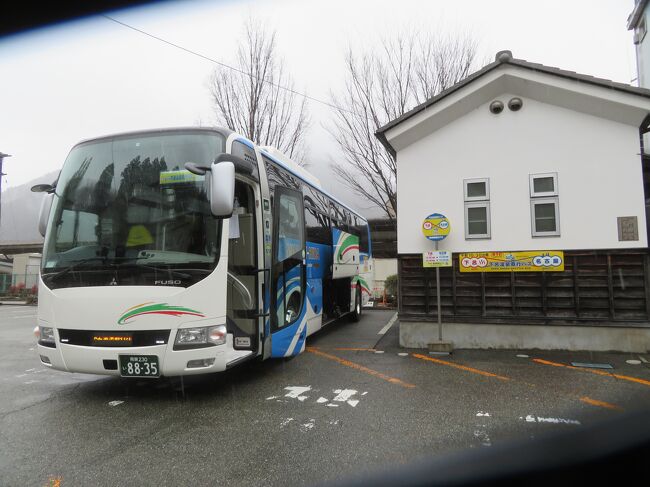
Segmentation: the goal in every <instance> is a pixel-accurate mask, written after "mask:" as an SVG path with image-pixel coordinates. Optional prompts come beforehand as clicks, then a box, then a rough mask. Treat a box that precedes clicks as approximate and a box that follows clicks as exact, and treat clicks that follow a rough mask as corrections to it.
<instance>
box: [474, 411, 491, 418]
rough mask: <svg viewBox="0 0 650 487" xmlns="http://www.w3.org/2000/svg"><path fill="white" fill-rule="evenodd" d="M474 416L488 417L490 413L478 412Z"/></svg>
mask: <svg viewBox="0 0 650 487" xmlns="http://www.w3.org/2000/svg"><path fill="white" fill-rule="evenodd" d="M476 415H477V416H488V417H489V416H490V413H484V412H483V411H479V412H478V413H476Z"/></svg>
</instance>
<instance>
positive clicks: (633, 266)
mask: <svg viewBox="0 0 650 487" xmlns="http://www.w3.org/2000/svg"><path fill="white" fill-rule="evenodd" d="M564 255H565V270H564V271H563V272H495V273H461V272H460V271H459V268H458V254H454V257H453V267H447V268H441V269H440V287H441V291H440V299H441V304H442V316H443V320H444V321H448V322H464V323H473V322H476V323H481V322H483V323H508V322H512V323H532V324H555V325H561V324H585V325H607V326H611V325H614V326H616V325H631V326H647V325H650V300H649V298H648V292H649V291H650V276H649V273H648V271H649V255H648V253H647V252H646V251H638V250H633V251H626V250H610V251H597V252H595V251H567V252H565V254H564ZM398 272H399V313H400V320H402V321H435V320H437V305H436V297H437V296H436V277H435V269H424V268H423V267H422V255H421V254H404V255H400V256H399V265H398Z"/></svg>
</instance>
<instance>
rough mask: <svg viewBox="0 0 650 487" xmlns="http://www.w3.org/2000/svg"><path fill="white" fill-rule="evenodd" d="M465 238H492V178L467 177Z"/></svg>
mask: <svg viewBox="0 0 650 487" xmlns="http://www.w3.org/2000/svg"><path fill="white" fill-rule="evenodd" d="M463 193H464V197H465V238H466V239H472V238H490V180H489V179H487V178H482V179H465V180H464V181H463Z"/></svg>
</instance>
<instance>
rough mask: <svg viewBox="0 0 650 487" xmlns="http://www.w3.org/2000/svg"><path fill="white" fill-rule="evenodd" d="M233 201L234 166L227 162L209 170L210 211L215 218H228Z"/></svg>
mask: <svg viewBox="0 0 650 487" xmlns="http://www.w3.org/2000/svg"><path fill="white" fill-rule="evenodd" d="M234 201H235V165H234V164H233V163H232V162H229V161H223V162H218V163H213V164H212V167H211V168H210V209H211V210H212V214H213V215H214V216H215V217H217V218H230V216H231V215H232V211H233V206H234Z"/></svg>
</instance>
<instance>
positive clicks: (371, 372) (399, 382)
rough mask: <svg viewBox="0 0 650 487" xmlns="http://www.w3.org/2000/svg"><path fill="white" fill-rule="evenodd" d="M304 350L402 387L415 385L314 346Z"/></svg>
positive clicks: (411, 387)
mask: <svg viewBox="0 0 650 487" xmlns="http://www.w3.org/2000/svg"><path fill="white" fill-rule="evenodd" d="M306 350H307V351H308V352H310V353H313V354H315V355H318V356H319V357H324V358H327V359H330V360H333V361H335V362H337V363H339V364H341V365H345V366H346V367H351V368H353V369H355V370H358V371H360V372H365V373H366V374H369V375H372V376H374V377H377V378H379V379H383V380H385V381H386V382H390V383H391V384H397V385H399V386H402V387H406V388H408V389H413V388H414V387H415V384H409V383H408V382H404V381H403V380H400V379H397V378H395V377H391V376H389V375H386V374H382V373H381V372H377V371H376V370H372V369H369V368H368V367H364V366H363V365H360V364H357V363H354V362H351V361H349V360H345V359H343V358H341V357H337V356H336V355H331V354H329V353H325V352H322V351H320V350H319V349H317V348H314V347H307V348H306Z"/></svg>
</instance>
